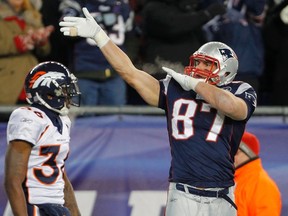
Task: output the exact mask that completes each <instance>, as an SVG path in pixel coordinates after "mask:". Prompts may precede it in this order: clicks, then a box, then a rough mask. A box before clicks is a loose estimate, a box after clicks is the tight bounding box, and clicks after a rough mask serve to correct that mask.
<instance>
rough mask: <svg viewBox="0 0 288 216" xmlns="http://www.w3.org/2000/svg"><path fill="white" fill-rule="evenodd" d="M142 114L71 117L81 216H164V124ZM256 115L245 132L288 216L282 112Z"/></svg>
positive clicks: (119, 111) (73, 174)
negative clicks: (251, 136) (255, 138)
mask: <svg viewBox="0 0 288 216" xmlns="http://www.w3.org/2000/svg"><path fill="white" fill-rule="evenodd" d="M8 110H9V109H8ZM269 110H270V111H269ZM144 111H145V112H144V114H145V115H144V114H143V108H139V109H138V108H137V107H126V108H105V107H103V108H102V109H101V107H100V108H98V109H96V112H97V113H98V116H94V117H89V118H87V117H82V118H74V117H75V116H74V117H72V120H73V127H72V131H71V152H70V156H69V158H68V161H67V163H66V170H67V173H68V175H69V177H70V179H71V181H72V184H73V186H74V189H75V191H76V196H77V200H78V202H79V206H80V209H81V212H82V215H83V216H90V215H91V216H93V215H101V216H111V215H117V216H160V215H161V216H162V215H163V211H164V206H165V202H166V188H167V185H168V182H167V177H168V171H169V170H168V169H169V164H170V149H169V144H168V137H167V131H166V120H165V117H164V116H163V115H162V114H161V111H159V110H158V109H149V108H146V109H144ZM256 111H257V110H256ZM258 111H259V110H258ZM260 111H261V112H258V114H257V112H256V113H255V115H254V116H253V117H252V118H251V119H250V121H249V123H248V125H247V130H248V131H250V132H252V133H255V134H256V135H257V136H258V138H259V140H260V142H261V152H260V156H261V158H262V162H263V166H264V167H265V169H266V170H267V171H268V173H269V174H270V176H271V177H272V178H273V179H274V180H275V181H276V183H277V185H278V186H279V188H280V191H281V194H282V205H283V208H282V215H281V216H288V186H287V185H288V184H287V183H288V117H286V116H288V115H287V109H282V108H279V109H274V112H273V111H272V113H274V114H277V113H278V114H280V115H266V114H265V113H270V114H271V109H268V111H267V109H263V110H260ZM275 111H276V112H275ZM0 112H1V110H0ZM81 112H82V113H83V112H86V113H89V112H91V113H94V112H95V110H93V109H91V110H89V109H86V110H85V109H84V110H83V109H82V111H80V112H79V110H78V111H77V112H75V115H78V114H79V113H81ZM103 113H105V114H103ZM115 113H116V114H115ZM259 113H260V115H259ZM72 114H73V112H72ZM263 114H264V115H263ZM73 115H74V114H73ZM6 127H7V124H6V122H2V123H0V168H1V169H0V175H1V180H0V184H1V187H0V215H4V216H8V215H11V213H9V212H10V209H9V204H8V203H7V197H6V195H5V192H4V188H3V174H4V157H5V150H6V145H7V144H6Z"/></svg>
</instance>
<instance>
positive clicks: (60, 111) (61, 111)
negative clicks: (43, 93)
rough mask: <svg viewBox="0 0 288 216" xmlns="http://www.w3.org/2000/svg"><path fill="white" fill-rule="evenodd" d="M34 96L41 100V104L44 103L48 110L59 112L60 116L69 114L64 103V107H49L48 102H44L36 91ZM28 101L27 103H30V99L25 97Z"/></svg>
mask: <svg viewBox="0 0 288 216" xmlns="http://www.w3.org/2000/svg"><path fill="white" fill-rule="evenodd" d="M36 97H37V99H38V100H39V101H40V102H41V104H42V105H44V106H45V107H47V108H48V109H50V110H53V111H54V112H57V113H59V114H60V115H61V116H66V115H68V114H69V109H68V108H67V107H66V106H65V105H64V107H63V108H62V109H60V110H58V109H55V108H53V107H51V106H50V105H49V104H48V103H46V102H45V101H44V100H43V99H42V98H41V97H40V95H39V94H38V92H36ZM26 100H27V101H28V103H29V104H31V101H30V100H29V99H26Z"/></svg>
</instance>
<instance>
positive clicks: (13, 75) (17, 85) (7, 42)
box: [0, 0, 53, 105]
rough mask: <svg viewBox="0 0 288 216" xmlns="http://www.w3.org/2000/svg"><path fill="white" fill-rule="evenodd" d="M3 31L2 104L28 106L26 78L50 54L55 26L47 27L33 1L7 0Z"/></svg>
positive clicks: (0, 8) (1, 12) (0, 19)
mask: <svg viewBox="0 0 288 216" xmlns="http://www.w3.org/2000/svg"><path fill="white" fill-rule="evenodd" d="M0 29H1V31H0V47H1V48H0V91H1V97H0V104H6V105H13V104H16V103H17V102H18V100H20V102H25V96H24V94H23V84H24V79H25V76H26V74H27V72H28V71H29V70H31V69H32V68H33V67H34V66H35V65H37V63H38V61H37V56H43V55H47V54H48V53H49V52H50V44H49V36H50V34H51V32H52V31H53V26H47V27H43V24H42V20H41V14H40V13H39V11H38V10H36V9H35V8H34V7H33V6H32V5H31V3H30V1H29V0H4V1H1V2H0ZM21 91H22V94H21ZM23 96H24V97H23Z"/></svg>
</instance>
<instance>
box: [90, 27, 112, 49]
mask: <svg viewBox="0 0 288 216" xmlns="http://www.w3.org/2000/svg"><path fill="white" fill-rule="evenodd" d="M94 40H95V41H96V43H97V46H98V47H99V48H100V49H101V48H102V47H103V46H104V45H105V44H107V43H108V41H109V40H110V38H109V37H108V35H107V34H106V33H105V32H104V30H103V29H101V30H100V31H99V32H98V33H97V34H96V35H95V37H94Z"/></svg>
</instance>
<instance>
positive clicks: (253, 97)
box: [245, 92, 257, 107]
mask: <svg viewBox="0 0 288 216" xmlns="http://www.w3.org/2000/svg"><path fill="white" fill-rule="evenodd" d="M245 98H246V99H248V100H250V101H251V102H252V104H253V106H254V107H256V104H257V102H256V96H255V95H254V94H251V93H248V92H245Z"/></svg>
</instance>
